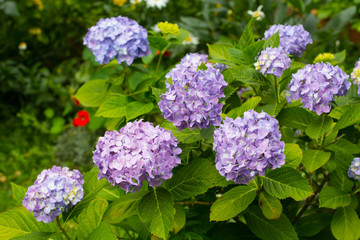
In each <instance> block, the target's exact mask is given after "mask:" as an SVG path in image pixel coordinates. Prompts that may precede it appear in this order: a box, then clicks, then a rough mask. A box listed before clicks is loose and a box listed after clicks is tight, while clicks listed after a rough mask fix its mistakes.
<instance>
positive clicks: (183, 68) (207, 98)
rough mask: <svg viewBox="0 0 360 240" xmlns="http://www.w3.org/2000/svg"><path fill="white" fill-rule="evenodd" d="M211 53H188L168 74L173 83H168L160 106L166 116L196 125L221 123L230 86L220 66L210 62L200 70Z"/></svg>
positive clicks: (178, 123) (178, 122)
mask: <svg viewBox="0 0 360 240" xmlns="http://www.w3.org/2000/svg"><path fill="white" fill-rule="evenodd" d="M206 60H207V55H202V54H197V53H191V54H187V55H186V56H185V57H184V58H183V59H182V60H181V62H180V64H178V65H176V67H175V68H173V69H172V70H171V71H170V72H169V73H168V74H167V75H166V78H168V79H171V81H172V84H168V83H167V84H166V92H165V93H164V94H163V95H161V100H160V102H159V107H160V110H161V112H162V113H163V115H164V118H165V119H167V120H169V121H170V122H172V123H173V124H174V126H176V127H178V129H179V131H181V130H182V129H184V128H190V129H194V128H195V127H198V128H208V127H209V126H210V125H214V126H218V125H220V123H221V116H220V114H221V111H222V103H219V99H220V98H222V97H225V95H224V93H223V90H224V88H225V87H226V86H227V83H226V82H225V81H224V77H223V76H222V75H221V73H220V70H219V69H216V68H214V67H213V66H212V64H211V63H207V64H206V66H207V68H208V69H206V70H197V68H198V66H200V65H201V63H205V62H206Z"/></svg>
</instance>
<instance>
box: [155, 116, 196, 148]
mask: <svg viewBox="0 0 360 240" xmlns="http://www.w3.org/2000/svg"><path fill="white" fill-rule="evenodd" d="M161 127H163V128H165V129H166V130H170V131H171V132H172V133H173V135H174V137H176V139H177V140H178V141H179V142H182V143H193V142H197V141H200V140H201V139H202V137H201V134H200V130H199V129H193V130H191V129H188V128H185V129H183V130H181V131H179V130H178V128H177V127H175V126H174V125H173V124H172V123H171V122H168V121H165V122H164V123H163V124H161Z"/></svg>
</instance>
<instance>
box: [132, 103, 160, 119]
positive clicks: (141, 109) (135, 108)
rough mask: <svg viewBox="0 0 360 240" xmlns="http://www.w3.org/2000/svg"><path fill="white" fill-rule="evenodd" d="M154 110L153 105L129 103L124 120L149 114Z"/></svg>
mask: <svg viewBox="0 0 360 240" xmlns="http://www.w3.org/2000/svg"><path fill="white" fill-rule="evenodd" d="M153 108H154V104H153V103H151V102H150V103H143V102H131V103H129V104H128V105H126V120H127V121H129V120H132V119H134V118H137V117H139V116H141V115H144V114H146V113H149V112H150V111H151V110H152V109H153Z"/></svg>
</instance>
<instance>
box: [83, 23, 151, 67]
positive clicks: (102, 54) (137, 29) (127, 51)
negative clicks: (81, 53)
mask: <svg viewBox="0 0 360 240" xmlns="http://www.w3.org/2000/svg"><path fill="white" fill-rule="evenodd" d="M84 45H86V46H87V47H88V48H89V49H90V51H91V52H92V53H93V54H94V55H95V59H96V61H97V62H99V63H100V64H106V63H109V62H110V61H111V60H112V59H114V58H116V59H117V61H118V62H119V63H121V62H126V63H127V64H128V65H130V64H131V63H132V62H133V61H134V59H135V58H139V57H144V56H146V55H149V54H150V47H149V42H148V33H147V31H146V29H144V28H143V27H142V26H140V25H139V24H138V23H137V22H136V21H135V20H132V19H129V18H127V17H121V16H119V17H111V18H104V19H100V20H99V21H98V22H97V23H96V25H95V26H92V27H91V28H89V31H88V33H87V34H86V36H85V37H84Z"/></svg>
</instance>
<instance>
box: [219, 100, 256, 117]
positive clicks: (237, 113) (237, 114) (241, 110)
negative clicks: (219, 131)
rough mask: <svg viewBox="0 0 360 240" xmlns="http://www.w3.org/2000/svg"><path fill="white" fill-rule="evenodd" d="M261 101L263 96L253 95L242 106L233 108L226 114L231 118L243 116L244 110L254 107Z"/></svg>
mask: <svg viewBox="0 0 360 240" xmlns="http://www.w3.org/2000/svg"><path fill="white" fill-rule="evenodd" d="M260 101H261V97H252V98H250V99H248V100H246V102H244V103H243V104H242V105H241V106H240V107H238V108H234V109H231V110H230V111H229V112H228V113H227V114H226V116H227V117H229V118H233V119H236V118H237V117H242V116H243V115H244V112H246V111H248V110H251V109H254V108H255V107H256V106H257V105H258V104H259V103H260Z"/></svg>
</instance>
